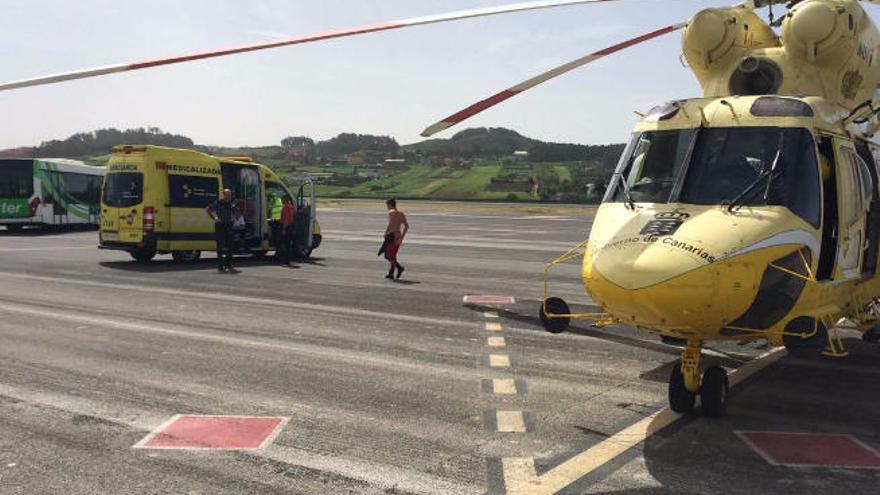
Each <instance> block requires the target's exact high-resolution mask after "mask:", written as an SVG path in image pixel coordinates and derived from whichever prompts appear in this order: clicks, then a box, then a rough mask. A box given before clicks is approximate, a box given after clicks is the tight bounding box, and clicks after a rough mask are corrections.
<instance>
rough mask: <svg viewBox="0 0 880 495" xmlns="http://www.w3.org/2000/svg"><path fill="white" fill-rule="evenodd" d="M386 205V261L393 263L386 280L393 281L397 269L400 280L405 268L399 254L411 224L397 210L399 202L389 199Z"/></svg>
mask: <svg viewBox="0 0 880 495" xmlns="http://www.w3.org/2000/svg"><path fill="white" fill-rule="evenodd" d="M385 205H386V206H387V207H388V227H387V228H386V229H385V242H386V245H385V259H387V260H388V262H389V263H391V267H390V268H389V269H388V275H386V276H385V278H388V279H393V278H394V270H395V269H397V278H400V275H401V274H402V273H403V270H404V268H403V265H401V264H400V263H398V262H397V252H398V251H399V250H400V245H401V244H402V243H403V238H404V237H406V233H407V232H409V223H407V221H406V215H404V214H403V212H402V211H400V210H398V209H397V200H395V199H389V200H388V201H386V202H385Z"/></svg>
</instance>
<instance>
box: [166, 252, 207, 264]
mask: <svg viewBox="0 0 880 495" xmlns="http://www.w3.org/2000/svg"><path fill="white" fill-rule="evenodd" d="M201 257H202V252H201V251H172V252H171V258H173V259H174V261H175V262H177V263H195V262H196V261H198V259H199V258H201Z"/></svg>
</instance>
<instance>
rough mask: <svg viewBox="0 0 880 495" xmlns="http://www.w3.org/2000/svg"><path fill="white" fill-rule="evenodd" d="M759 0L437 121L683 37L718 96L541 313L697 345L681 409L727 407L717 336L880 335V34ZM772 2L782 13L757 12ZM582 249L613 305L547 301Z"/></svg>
mask: <svg viewBox="0 0 880 495" xmlns="http://www.w3.org/2000/svg"><path fill="white" fill-rule="evenodd" d="M609 1H615V0H568V1H534V2H525V3H519V4H513V5H506V6H500V7H490V8H484V9H475V10H469V11H462V12H454V13H450V14H442V15H437V16H427V17H419V18H412V19H404V20H399V21H392V22H387V23H380V24H374V25H367V26H360V27H356V28H351V29H342V30H337V31H331V32H323V33H316V34H312V35H306V36H297V37H291V38H287V39H282V40H274V41H271V42H265V43H258V44H253V45H247V46H241V47H232V48H227V49H222V50H213V51H206V52H200V53H195V54H188V55H183V56H175V57H165V58H158V59H154V60H149V61H143V62H137V63H127V64H118V65H110V66H105V67H100V68H95V69H85V70H79V71H73V72H67V73H62V74H56V75H50V76H44V77H37V78H32V79H26V80H22V81H13V82H8V83H0V91H4V90H10V89H17V88H24V87H29V86H39V85H43V84H50V83H57V82H61V81H67V80H73V79H81V78H86V77H94V76H101V75H107V74H112V73H117V72H125V71H131V70H139V69H146V68H150V67H156V66H162V65H170V64H176V63H183V62H188V61H192V60H201V59H206V58H211V57H219V56H226V55H233V54H238V53H244V52H250V51H256V50H262V49H268V48H276V47H281V46H287V45H295V44H301V43H309V42H315V41H321V40H326V39H331V38H340V37H345V36H353V35H359V34H364V33H370V32H376V31H386V30H392V29H399V28H405V27H412V26H418V25H424V24H432V23H438V22H447V21H454V20H461V19H467V18H473V17H481V16H490V15H497V14H505V13H511V12H522V11H528V10H537V9H546V8H555V7H564V6H573V5H578V4H590V3H603V2H609ZM776 3H780V2H774V1H771V0H750V1H747V2H745V3H744V4H741V5H738V6H734V7H729V8H714V9H707V10H703V11H701V12H699V13H698V14H696V15H695V16H694V17H693V18H692V19H691V20H689V21H687V22H682V23H680V24H675V25H671V26H666V27H663V28H661V29H658V30H655V31H652V32H649V33H645V34H643V35H640V36H638V37H635V38H632V39H630V40H626V41H624V42H622V43H618V44H616V45H613V46H611V47H608V48H605V49H603V50H599V51H596V52H594V53H591V54H589V55H586V56H585V57H582V58H580V59H577V60H575V61H572V62H569V63H567V64H565V65H562V66H560V67H556V68H554V69H552V70H550V71H547V72H545V73H543V74H541V75H539V76H536V77H534V78H531V79H529V80H527V81H525V82H523V83H521V84H518V85H516V86H513V87H511V88H509V89H507V90H504V91H502V92H500V93H497V94H495V95H493V96H491V97H489V98H487V99H485V100H482V101H480V102H478V103H476V104H474V105H471V106H470V107H468V108H466V109H464V110H462V111H460V112H457V113H455V114H453V115H450V116H449V117H447V118H445V119H443V120H441V121H440V122H438V123H436V124H434V125H432V126H430V127H428V128H427V129H425V131H424V133H423V135H424V136H429V135H432V134H434V133H436V132H439V131H441V130H444V129H446V128H448V127H451V126H453V125H455V124H457V123H459V122H461V121H463V120H465V119H467V118H468V117H470V116H472V115H475V114H477V113H479V112H482V111H484V110H486V109H488V108H490V107H492V106H494V105H496V104H498V103H500V102H502V101H505V100H507V99H509V98H511V97H513V96H515V95H517V94H519V93H521V92H523V91H526V90H528V89H530V88H533V87H535V86H537V85H539V84H542V83H544V82H546V81H549V80H551V79H553V78H555V77H558V76H560V75H562V74H565V73H567V72H569V71H571V70H574V69H576V68H578V67H581V66H584V65H586V64H588V63H591V62H593V61H595V60H598V59H600V58H602V57H605V56H608V55H611V54H613V53H616V52H620V51H622V50H625V49H626V48H629V47H631V46H635V45H637V44H640V43H643V42H646V41H649V40H652V39H654V38H657V37H660V36H663V35H665V34H669V33H672V32H676V31H679V30H683V31H684V36H683V52H684V58H685V59H686V60H687V63H688V65H689V67H690V68H691V70H692V71H693V72H694V74H695V76H696V77H697V79H698V81H699V82H700V84H701V86H702V87H703V90H704V95H703V96H702V97H698V98H693V99H687V100H678V101H673V102H670V103H667V104H663V105H660V106H658V107H656V108H654V109H652V110H651V111H650V112H648V113H647V114H646V115H644V116H643V118H642V119H641V121H640V122H639V123H638V124H637V125H636V128H635V130H634V132H633V137H632V140H631V141H630V143H629V145H628V146H627V147H626V150H625V151H624V153H623V156H622V157H621V160H620V163H619V165H618V166H617V169H616V170H615V173H614V175H613V178H612V180H611V182H610V184H609V186H608V190H607V193H606V195H605V198H604V201H603V203H602V205H601V206H600V208H599V209H598V211H597V213H596V217H595V220H594V223H593V228H592V232H591V233H590V236H589V238H588V240H586V241H584V242H582V243H580V244H579V245H578V246H576V247H575V248H573V249H572V250H570V251H569V252H567V253H566V254H564V255H563V256H561V257H559V258H558V259H556V260H554V261H552V262H551V263H549V264H548V266H547V269H546V270H545V297H544V301H543V304H542V306H541V311H540V317H541V320H542V322H543V324H544V326H545V327H546V328H547V329H548V330H550V331H552V332H560V331H563V330H564V329H565V328H566V327H567V326H568V324H569V322H570V320H571V319H589V320H593V321H595V323H596V324H597V325H599V326H604V325H608V324H611V323H617V322H619V323H625V324H627V325H630V326H635V327H639V328H643V329H646V330H650V331H653V332H656V333H659V334H660V335H661V336H664V337H666V338H676V339H683V340H684V341H686V345H685V348H684V350H683V352H682V358H681V361H680V362H679V363H677V364H676V366H675V367H674V369H673V372H672V374H671V376H670V380H669V402H670V405H671V407H672V409H674V410H675V411H678V412H691V411H692V410H693V409H694V407H695V404H696V398H697V396H699V397H700V401H701V404H702V409H703V412H704V414H706V415H709V416H718V415H721V414H723V413H724V411H725V408H726V404H727V395H728V393H727V392H728V382H727V374H726V372H725V370H724V369H723V368H720V367H710V368H708V369H707V370H706V371H705V372H704V373H703V372H701V367H700V357H701V349H702V346H703V343H704V342H705V341H707V340H740V341H751V340H758V339H766V340H767V341H768V342H769V343H770V344H772V345H774V346H783V345H784V346H785V347H786V348H787V349H788V350H789V351H790V352H791V353H792V354H795V355H803V356H811V355H822V354H824V355H827V356H835V357H841V356H844V355H845V351H844V348H843V341H842V339H841V338H840V335H839V332H838V328H839V326H838V324H839V322H840V321H841V320H842V319H847V320H849V321H850V322H852V323H853V324H854V325H853V327H854V328H856V329H858V330H860V331H862V332H863V337H864V338H865V339H866V340H872V341H876V340H877V338H878V330H877V329H876V328H875V327H874V325H875V322H876V319H877V317H876V315H877V313H878V310H880V303H878V297H880V278H878V277H877V265H878V257H880V177H878V167H877V165H878V161H877V160H875V157H877V158H878V159H880V147H878V146H877V145H875V144H874V143H872V142H871V141H870V138H871V136H873V134H874V132H875V131H877V130H878V129H880V120H878V119H877V113H878V111H880V101H878V100H877V99H875V98H876V95H875V94H876V90H877V87H878V83H880V67H878V63H880V62H878V58H880V53H878V50H880V33H878V30H877V28H876V27H875V25H874V24H873V22H872V21H871V19H870V18H869V16H868V15H867V13H866V12H865V11H864V10H863V8H862V7H861V5H860V3H859V2H858V1H857V0H800V1H797V0H795V1H791V2H789V3H788V6H787V10H786V12H785V13H784V14H783V15H782V16H781V17H779V18H776V17H775V12H774V10H773V9H774V7H775V6H776V5H774V4H776ZM871 3H880V0H871ZM761 8H769V9H770V15H769V18H770V21H769V22H766V21H764V20H763V19H762V18H761V17H759V16H758V15H757V14H756V12H755V11H756V10H757V9H761ZM581 257H582V258H583V268H582V274H583V280H584V284H585V287H586V290H587V292H588V293H589V294H590V296H591V297H592V299H593V301H595V302H596V303H597V304H598V305H599V306H600V307H601V309H602V310H603V311H602V312H601V313H580V314H572V313H571V311H570V310H569V307H568V305H567V304H566V303H565V302H564V301H563V300H561V299H559V298H555V297H547V296H548V295H549V294H548V285H547V274H548V273H549V271H550V270H551V269H552V268H553V267H555V266H557V265H559V264H560V263H563V262H566V261H570V260H573V259H576V258H581Z"/></svg>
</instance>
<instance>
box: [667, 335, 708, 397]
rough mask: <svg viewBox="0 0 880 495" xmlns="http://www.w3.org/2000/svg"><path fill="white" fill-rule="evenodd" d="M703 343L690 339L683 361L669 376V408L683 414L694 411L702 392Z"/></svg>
mask: <svg viewBox="0 0 880 495" xmlns="http://www.w3.org/2000/svg"><path fill="white" fill-rule="evenodd" d="M702 348H703V342H702V341H701V340H696V339H688V341H687V345H685V348H684V350H682V351H681V361H679V362H677V363H675V366H673V368H672V373H671V374H670V376H669V407H670V408H671V409H672V410H673V411H675V412H677V413H681V414H690V413H692V412H693V411H694V403H695V402H696V399H697V393H699V391H700V353H701V350H702Z"/></svg>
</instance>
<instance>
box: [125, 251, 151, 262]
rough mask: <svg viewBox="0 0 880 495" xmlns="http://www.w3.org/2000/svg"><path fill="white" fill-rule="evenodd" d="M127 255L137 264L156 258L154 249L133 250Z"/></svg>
mask: <svg viewBox="0 0 880 495" xmlns="http://www.w3.org/2000/svg"><path fill="white" fill-rule="evenodd" d="M128 254H130V255H131V257H132V258H134V260H135V261H137V262H138V263H148V262H149V261H151V260H152V259H153V258H155V257H156V250H155V249H135V250H134V251H129V252H128Z"/></svg>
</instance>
